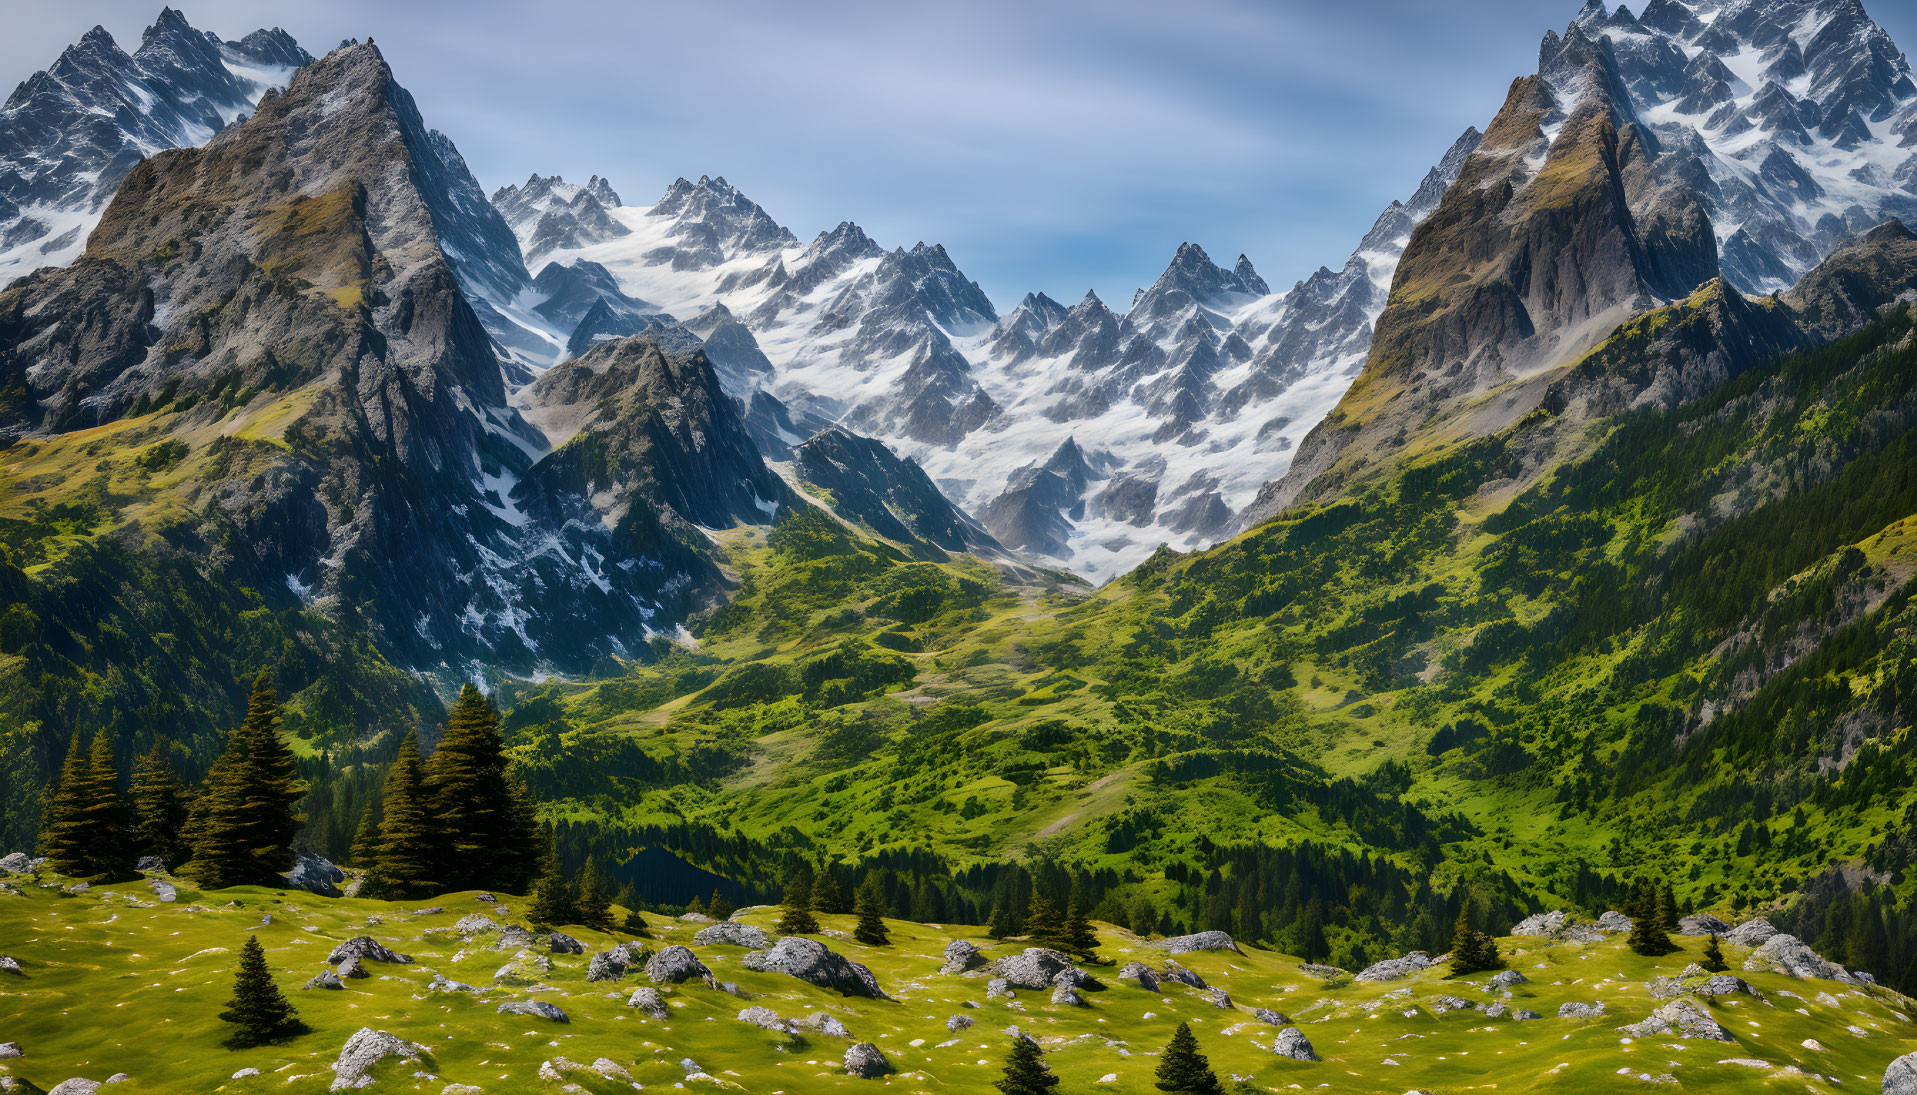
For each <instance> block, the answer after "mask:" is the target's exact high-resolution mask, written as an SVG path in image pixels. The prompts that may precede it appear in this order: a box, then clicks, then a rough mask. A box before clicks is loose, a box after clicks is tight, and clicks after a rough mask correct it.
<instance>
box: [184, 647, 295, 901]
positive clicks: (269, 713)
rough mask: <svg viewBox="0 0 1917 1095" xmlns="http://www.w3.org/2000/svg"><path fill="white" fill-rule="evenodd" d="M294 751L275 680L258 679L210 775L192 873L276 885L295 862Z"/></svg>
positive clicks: (217, 880)
mask: <svg viewBox="0 0 1917 1095" xmlns="http://www.w3.org/2000/svg"><path fill="white" fill-rule="evenodd" d="M302 793H303V792H302V790H301V788H300V785H299V780H298V770H297V768H296V767H295V765H294V762H293V752H292V750H290V749H288V748H287V747H286V743H285V742H283V741H281V740H280V702H279V694H278V693H277V692H276V691H275V690H274V688H273V681H272V678H271V677H269V676H267V674H265V673H261V674H260V675H259V676H258V677H257V678H255V679H254V681H253V693H252V695H251V696H250V697H249V698H248V700H247V704H246V718H245V720H244V721H242V722H241V723H240V725H239V727H238V728H236V729H235V730H234V731H233V732H232V733H231V734H228V735H227V738H226V745H225V747H224V748H223V749H221V750H220V755H219V758H218V759H217V760H215V761H214V762H213V769H212V771H211V772H209V773H208V774H207V779H206V789H205V791H204V792H203V794H202V803H201V810H200V816H199V817H198V818H197V819H196V823H195V825H194V835H193V873H194V876H195V877H196V878H197V879H198V880H199V882H200V884H201V885H202V886H204V887H206V888H207V889H213V890H217V889H223V888H225V887H227V886H242V885H267V886H270V885H273V884H275V883H277V882H278V881H279V876H280V875H281V874H282V873H284V872H286V871H288V870H291V869H292V867H293V848H292V844H293V835H294V834H295V833H297V832H298V831H299V824H300V820H301V818H300V816H299V815H298V814H296V813H294V812H293V807H294V804H295V803H297V802H298V801H299V799H300V796H301V794H302Z"/></svg>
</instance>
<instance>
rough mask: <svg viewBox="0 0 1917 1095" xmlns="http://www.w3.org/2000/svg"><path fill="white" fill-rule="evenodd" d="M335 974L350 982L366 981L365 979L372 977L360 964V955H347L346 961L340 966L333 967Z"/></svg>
mask: <svg viewBox="0 0 1917 1095" xmlns="http://www.w3.org/2000/svg"><path fill="white" fill-rule="evenodd" d="M333 972H334V973H335V974H337V975H339V976H340V977H344V978H346V979H347V980H349V981H350V980H359V979H364V978H367V977H371V976H372V974H370V973H367V972H366V967H365V965H363V964H362V963H361V962H360V960H359V955H357V954H349V955H347V956H346V961H344V962H341V963H340V964H339V965H337V966H335V967H333Z"/></svg>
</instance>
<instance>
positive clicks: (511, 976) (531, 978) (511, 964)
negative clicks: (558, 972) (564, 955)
mask: <svg viewBox="0 0 1917 1095" xmlns="http://www.w3.org/2000/svg"><path fill="white" fill-rule="evenodd" d="M551 972H552V959H550V958H547V957H546V956H545V955H543V954H540V953H539V952H538V951H532V950H522V951H520V952H519V953H518V954H515V955H513V957H512V958H511V959H510V960H509V961H508V962H507V963H506V964H505V965H503V966H500V967H499V968H498V969H496V970H494V971H493V980H494V981H497V982H498V983H500V984H502V985H512V986H515V987H521V988H523V987H525V986H528V985H537V984H539V983H540V982H541V981H544V980H545V979H546V975H547V974H549V973H551Z"/></svg>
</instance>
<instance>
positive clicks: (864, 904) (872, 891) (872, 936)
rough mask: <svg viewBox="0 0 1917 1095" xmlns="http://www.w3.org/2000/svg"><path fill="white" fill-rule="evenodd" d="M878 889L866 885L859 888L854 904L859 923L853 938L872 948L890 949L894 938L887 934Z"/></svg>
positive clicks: (853, 931)
mask: <svg viewBox="0 0 1917 1095" xmlns="http://www.w3.org/2000/svg"><path fill="white" fill-rule="evenodd" d="M880 905H881V902H880V901H879V894H878V887H877V886H875V885H870V884H868V885H865V886H861V887H860V888H859V896H858V900H856V901H855V902H853V909H852V911H853V913H854V914H855V915H857V916H858V918H859V922H858V923H857V924H856V925H854V926H853V928H852V938H853V939H856V940H857V941H859V942H861V943H864V944H865V945H867V946H870V947H888V946H891V945H892V937H891V936H889V935H887V934H886V931H885V918H884V913H883V911H882V910H881V909H880Z"/></svg>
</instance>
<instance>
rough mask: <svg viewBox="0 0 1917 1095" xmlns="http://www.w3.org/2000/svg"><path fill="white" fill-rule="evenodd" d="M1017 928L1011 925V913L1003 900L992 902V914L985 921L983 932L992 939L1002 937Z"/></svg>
mask: <svg viewBox="0 0 1917 1095" xmlns="http://www.w3.org/2000/svg"><path fill="white" fill-rule="evenodd" d="M1016 930H1017V929H1016V928H1015V927H1013V925H1012V913H1011V910H1009V909H1007V908H1006V907H1005V905H1004V903H1003V902H1001V901H996V900H995V901H993V902H992V915H991V917H990V918H989V919H987V920H986V922H985V934H986V935H988V936H990V937H991V938H993V939H1003V938H1005V937H1006V936H1008V935H1011V934H1012V933H1013V932H1014V931H1016Z"/></svg>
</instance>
